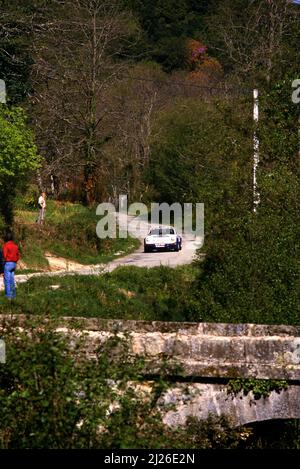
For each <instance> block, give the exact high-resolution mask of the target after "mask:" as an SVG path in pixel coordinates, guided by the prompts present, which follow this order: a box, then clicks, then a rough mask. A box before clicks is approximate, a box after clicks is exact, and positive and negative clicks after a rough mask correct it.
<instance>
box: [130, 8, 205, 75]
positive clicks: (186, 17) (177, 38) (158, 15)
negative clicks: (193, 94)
mask: <svg viewBox="0 0 300 469" xmlns="http://www.w3.org/2000/svg"><path fill="white" fill-rule="evenodd" d="M123 3H124V5H125V6H126V7H129V8H130V9H131V10H132V11H133V13H134V14H135V15H136V16H137V18H138V20H139V22H140V24H141V28H142V32H143V36H142V37H143V41H140V53H142V54H143V55H144V56H145V54H146V58H150V59H153V60H156V61H157V62H158V63H159V64H162V66H163V67H164V69H165V70H166V71H171V70H174V69H180V68H181V69H182V68H185V59H186V39H187V38H190V37H196V38H197V37H198V35H199V30H201V29H203V14H204V12H205V10H206V9H207V7H208V5H209V4H210V3H212V2H211V1H206V2H195V1H194V0H143V1H141V0H123Z"/></svg>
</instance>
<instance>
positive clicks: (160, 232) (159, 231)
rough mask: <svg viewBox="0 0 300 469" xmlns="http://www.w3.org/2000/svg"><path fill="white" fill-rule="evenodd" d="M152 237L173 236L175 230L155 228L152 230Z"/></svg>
mask: <svg viewBox="0 0 300 469" xmlns="http://www.w3.org/2000/svg"><path fill="white" fill-rule="evenodd" d="M149 234H150V235H157V236H164V235H169V234H170V235H173V234H175V231H174V228H153V230H150V233H149Z"/></svg>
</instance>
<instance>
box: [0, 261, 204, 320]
mask: <svg viewBox="0 0 300 469" xmlns="http://www.w3.org/2000/svg"><path fill="white" fill-rule="evenodd" d="M194 275H195V272H194V271H193V269H192V268H177V269H170V268H167V267H156V268H153V269H141V268H138V267H122V268H118V269H116V270H115V271H114V272H112V273H108V274H104V275H101V276H70V277H61V278H57V277H56V278H55V279H53V278H51V277H38V278H32V279H31V280H30V281H28V282H26V283H25V284H20V285H19V286H18V295H17V300H16V302H15V303H14V304H13V306H12V307H13V311H14V312H15V313H26V314H38V315H41V316H44V315H45V314H49V315H54V316H70V315H72V316H85V317H100V318H111V319H134V320H149V321H155V320H157V321H182V320H185V319H187V317H186V315H185V313H184V306H185V305H186V303H187V299H188V291H189V288H190V285H191V282H192V281H193V279H194ZM51 285H58V286H59V288H57V289H55V290H53V289H52V288H51ZM0 311H1V312H7V313H9V312H11V305H10V304H8V303H7V302H6V301H5V298H3V297H2V298H0Z"/></svg>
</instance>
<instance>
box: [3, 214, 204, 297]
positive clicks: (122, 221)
mask: <svg viewBox="0 0 300 469" xmlns="http://www.w3.org/2000/svg"><path fill="white" fill-rule="evenodd" d="M116 216H117V219H118V224H119V227H120V228H121V229H124V228H125V227H127V228H128V231H129V233H131V234H132V235H133V234H134V233H136V232H137V229H136V228H137V225H136V223H134V218H133V217H130V216H128V215H125V214H122V213H118V214H117V215H116ZM149 226H150V225H149V224H148V222H146V221H141V222H140V223H139V230H138V238H139V239H140V240H141V246H140V247H139V249H138V250H137V251H135V252H134V253H132V254H128V255H127V256H124V257H121V258H118V259H116V260H114V261H111V262H109V263H108V264H97V265H89V266H82V267H80V268H79V267H78V268H76V269H73V270H65V271H64V270H59V271H57V272H40V273H34V274H27V275H17V276H16V277H15V278H16V283H24V282H27V280H29V279H30V278H32V277H40V276H46V277H50V276H51V277H56V276H63V275H74V274H76V275H101V274H103V273H105V272H111V271H113V270H114V269H116V268H117V267H120V266H127V265H129V266H130V265H134V266H137V267H155V266H160V265H165V266H168V267H176V266H179V265H184V264H190V263H191V262H192V261H193V259H194V258H195V253H196V250H197V249H198V248H199V247H200V246H201V245H202V242H203V239H202V238H195V236H194V235H193V234H188V233H184V234H183V236H182V238H183V243H182V250H181V251H179V252H162V251H159V252H152V253H144V247H143V239H144V237H145V236H146V235H147V233H148V231H149ZM156 226H157V225H155V224H151V227H152V228H154V227H156ZM2 289H3V282H0V290H2Z"/></svg>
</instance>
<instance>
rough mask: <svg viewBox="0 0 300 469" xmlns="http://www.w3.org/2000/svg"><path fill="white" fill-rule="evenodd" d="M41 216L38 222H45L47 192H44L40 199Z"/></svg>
mask: <svg viewBox="0 0 300 469" xmlns="http://www.w3.org/2000/svg"><path fill="white" fill-rule="evenodd" d="M38 208H39V216H38V219H37V223H39V224H41V225H42V224H43V223H44V220H45V211H46V192H42V193H41V195H40V197H39V200H38Z"/></svg>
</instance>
